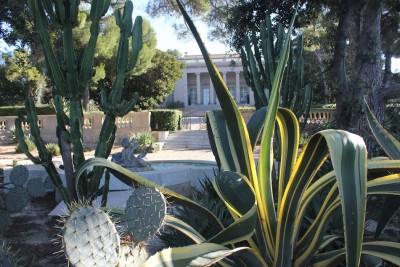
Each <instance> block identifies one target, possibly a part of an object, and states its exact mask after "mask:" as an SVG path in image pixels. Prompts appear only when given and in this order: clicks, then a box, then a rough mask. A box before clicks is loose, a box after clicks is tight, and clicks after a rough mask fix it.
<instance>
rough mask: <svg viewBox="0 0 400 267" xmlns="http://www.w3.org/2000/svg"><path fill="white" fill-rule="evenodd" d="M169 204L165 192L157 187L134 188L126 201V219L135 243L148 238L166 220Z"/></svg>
mask: <svg viewBox="0 0 400 267" xmlns="http://www.w3.org/2000/svg"><path fill="white" fill-rule="evenodd" d="M166 212H167V204H166V200H165V197H164V195H163V194H161V193H160V191H158V190H157V189H155V188H151V187H140V188H137V189H135V190H133V192H132V195H131V196H130V197H129V199H128V201H127V203H126V209H125V219H126V221H127V224H128V231H129V233H130V234H131V235H132V239H133V241H134V242H135V243H139V242H142V241H146V240H148V239H149V238H150V237H151V236H153V235H154V234H156V233H157V232H158V231H159V230H160V227H161V226H162V224H163V222H164V217H165V214H166Z"/></svg>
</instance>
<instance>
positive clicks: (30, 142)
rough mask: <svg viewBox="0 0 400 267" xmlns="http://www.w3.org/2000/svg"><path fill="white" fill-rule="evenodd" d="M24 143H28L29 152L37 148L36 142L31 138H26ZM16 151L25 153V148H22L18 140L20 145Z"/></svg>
mask: <svg viewBox="0 0 400 267" xmlns="http://www.w3.org/2000/svg"><path fill="white" fill-rule="evenodd" d="M24 143H25V144H26V146H27V149H28V151H29V152H31V151H33V150H35V149H36V145H35V143H34V142H33V141H32V140H31V139H30V138H24ZM15 153H25V149H23V148H22V145H21V143H20V142H18V145H17V146H16V148H15Z"/></svg>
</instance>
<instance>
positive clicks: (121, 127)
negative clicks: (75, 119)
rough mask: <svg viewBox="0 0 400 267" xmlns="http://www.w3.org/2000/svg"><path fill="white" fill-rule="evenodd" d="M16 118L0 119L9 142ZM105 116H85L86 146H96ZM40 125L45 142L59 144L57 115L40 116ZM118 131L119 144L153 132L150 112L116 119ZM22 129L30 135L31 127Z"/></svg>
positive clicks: (1, 134) (1, 130)
mask: <svg viewBox="0 0 400 267" xmlns="http://www.w3.org/2000/svg"><path fill="white" fill-rule="evenodd" d="M15 118H16V117H15V116H4V117H0V136H1V137H3V140H4V141H5V142H7V139H8V141H9V139H10V130H11V129H12V128H13V127H14V124H15ZM103 121H104V115H103V114H85V115H84V121H83V141H84V143H86V144H94V143H96V142H97V138H98V137H99V134H100V129H101V126H102V125H103ZM38 125H39V128H40V131H41V136H42V138H43V140H44V141H45V142H47V143H57V137H56V127H57V119H56V116H55V115H39V116H38ZM116 125H117V131H116V133H115V142H116V143H118V144H119V142H120V141H121V139H122V138H123V137H126V136H129V135H130V134H132V133H138V132H151V128H150V112H149V111H143V112H130V113H128V114H127V115H125V116H124V117H121V118H117V119H116ZM22 128H23V130H24V132H25V133H26V135H29V125H28V124H26V123H24V124H23V125H22Z"/></svg>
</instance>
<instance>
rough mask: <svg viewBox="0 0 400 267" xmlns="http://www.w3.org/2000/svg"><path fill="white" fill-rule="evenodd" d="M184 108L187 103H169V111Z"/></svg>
mask: <svg viewBox="0 0 400 267" xmlns="http://www.w3.org/2000/svg"><path fill="white" fill-rule="evenodd" d="M184 107H185V103H183V102H182V101H173V102H169V103H167V108H168V109H178V108H184Z"/></svg>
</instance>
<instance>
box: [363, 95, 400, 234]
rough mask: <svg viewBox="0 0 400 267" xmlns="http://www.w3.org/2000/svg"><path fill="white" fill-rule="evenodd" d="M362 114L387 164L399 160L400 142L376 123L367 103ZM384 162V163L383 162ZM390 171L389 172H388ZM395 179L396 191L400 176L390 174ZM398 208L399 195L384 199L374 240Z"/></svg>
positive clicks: (399, 187)
mask: <svg viewBox="0 0 400 267" xmlns="http://www.w3.org/2000/svg"><path fill="white" fill-rule="evenodd" d="M364 113H365V114H366V117H367V121H368V124H369V127H370V129H371V131H372V134H373V135H374V136H375V138H376V140H377V141H378V143H379V145H380V146H381V147H382V148H383V150H384V151H385V153H386V155H387V156H388V157H389V158H390V159H391V160H389V162H392V161H398V160H400V142H399V141H397V140H396V139H395V138H394V136H393V135H391V134H390V133H389V132H388V131H387V130H385V129H384V128H383V127H382V125H380V123H379V122H378V120H377V119H376V117H375V116H374V115H373V113H372V112H371V110H370V108H369V106H368V104H367V102H366V101H365V105H364ZM385 162H386V161H385ZM384 171H388V170H384ZM389 171H390V170H389ZM391 176H395V177H396V178H397V184H398V185H397V189H400V174H392V175H391ZM379 179H380V180H385V179H386V178H385V176H383V177H380V178H379ZM399 208H400V196H399V194H389V195H387V196H386V198H385V202H384V204H383V210H382V212H381V216H380V220H379V222H378V225H377V227H376V231H375V236H374V238H375V239H378V237H379V234H380V233H381V232H382V230H383V229H384V227H385V226H386V224H387V223H388V222H389V221H390V219H391V218H392V217H393V215H394V214H395V213H396V211H397V210H398V209H399Z"/></svg>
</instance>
